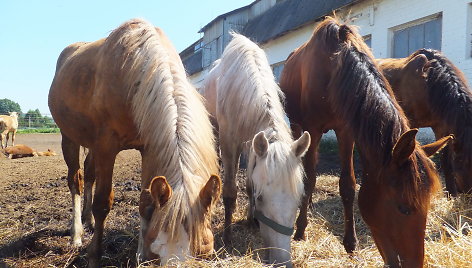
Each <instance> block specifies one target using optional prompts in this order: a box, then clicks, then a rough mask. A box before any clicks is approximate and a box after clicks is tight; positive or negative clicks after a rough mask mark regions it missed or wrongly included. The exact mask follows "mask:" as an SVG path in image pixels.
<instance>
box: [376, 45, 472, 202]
mask: <svg viewBox="0 0 472 268" xmlns="http://www.w3.org/2000/svg"><path fill="white" fill-rule="evenodd" d="M378 64H379V67H380V69H381V70H382V72H383V73H384V75H385V77H386V78H387V80H388V81H389V82H390V85H391V86H392V89H393V92H394V93H395V97H396V98H397V100H398V102H399V103H400V105H401V106H402V108H403V110H404V111H405V114H406V116H407V117H408V118H409V119H410V122H411V125H412V126H414V127H431V128H432V129H433V131H434V134H435V136H436V138H440V137H444V136H446V135H448V134H449V133H452V134H454V136H455V140H454V143H453V144H451V145H448V146H447V148H446V150H444V151H443V153H442V156H441V169H443V170H444V175H445V179H446V189H447V191H448V192H449V194H451V195H452V196H456V195H457V194H458V193H471V192H472V91H471V89H470V87H469V85H468V84H467V80H466V79H465V76H464V74H463V73H462V72H461V71H460V70H459V69H458V68H457V67H456V66H454V64H453V63H452V62H451V61H450V60H449V59H447V58H446V57H445V56H444V55H443V54H442V53H441V52H439V51H437V50H433V49H420V50H418V51H416V52H414V53H413V54H411V55H410V56H409V57H406V58H400V59H379V60H378Z"/></svg>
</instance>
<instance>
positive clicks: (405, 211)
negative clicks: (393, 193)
mask: <svg viewBox="0 0 472 268" xmlns="http://www.w3.org/2000/svg"><path fill="white" fill-rule="evenodd" d="M398 210H399V211H400V213H402V214H404V215H407V216H408V215H410V214H411V209H410V208H409V207H407V206H405V205H398Z"/></svg>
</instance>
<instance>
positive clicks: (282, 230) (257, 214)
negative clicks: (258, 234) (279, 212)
mask: <svg viewBox="0 0 472 268" xmlns="http://www.w3.org/2000/svg"><path fill="white" fill-rule="evenodd" d="M255 206H256V204H255V203H254V207H255ZM254 218H256V219H257V220H258V221H260V222H262V223H264V224H265V225H267V226H269V227H270V228H271V229H272V230H274V231H276V232H277V233H279V234H283V235H288V236H292V234H293V231H294V228H293V227H287V226H284V225H281V224H278V223H277V222H275V221H273V220H271V219H269V218H267V217H266V216H264V214H263V213H262V212H261V211H260V210H258V209H256V208H254Z"/></svg>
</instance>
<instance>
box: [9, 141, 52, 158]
mask: <svg viewBox="0 0 472 268" xmlns="http://www.w3.org/2000/svg"><path fill="white" fill-rule="evenodd" d="M0 152H1V153H3V154H4V155H5V156H6V157H8V158H9V159H15V158H22V157H30V156H53V155H57V154H56V153H55V152H54V151H52V150H51V149H48V150H47V151H45V152H37V151H35V150H33V148H31V147H29V146H26V145H24V144H17V145H15V146H9V147H6V148H4V149H1V150H0Z"/></svg>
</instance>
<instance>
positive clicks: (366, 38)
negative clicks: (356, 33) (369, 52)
mask: <svg viewBox="0 0 472 268" xmlns="http://www.w3.org/2000/svg"><path fill="white" fill-rule="evenodd" d="M362 38H364V42H365V43H366V44H367V45H368V46H369V47H370V48H372V35H370V34H369V35H364V36H363V37H362Z"/></svg>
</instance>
